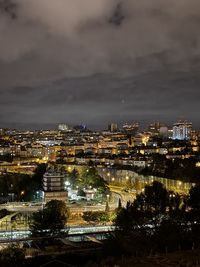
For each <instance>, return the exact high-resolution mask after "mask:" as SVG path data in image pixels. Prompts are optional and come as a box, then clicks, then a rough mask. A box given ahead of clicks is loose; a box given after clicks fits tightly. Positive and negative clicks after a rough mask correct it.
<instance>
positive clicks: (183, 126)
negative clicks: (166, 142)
mask: <svg viewBox="0 0 200 267" xmlns="http://www.w3.org/2000/svg"><path fill="white" fill-rule="evenodd" d="M191 131H192V123H191V122H187V121H182V120H180V121H178V122H177V123H174V125H173V137H172V139H174V140H175V139H178V140H188V139H190V134H191Z"/></svg>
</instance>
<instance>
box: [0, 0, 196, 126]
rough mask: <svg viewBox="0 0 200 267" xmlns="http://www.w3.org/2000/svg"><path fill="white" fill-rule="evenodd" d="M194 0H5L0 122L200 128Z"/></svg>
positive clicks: (0, 4) (0, 19)
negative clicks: (182, 120) (158, 122)
mask: <svg viewBox="0 0 200 267" xmlns="http://www.w3.org/2000/svg"><path fill="white" fill-rule="evenodd" d="M199 14H200V3H199V2H198V1H196V0H181V1H175V0H168V1H161V0H149V1H147V0H140V1H138V0H95V1H94V0H77V1H74V0H56V1H55V0H0V93H1V98H0V112H1V118H0V122H1V123H5V122H10V123H11V122H27V123H28V122H30V123H34V122H38V121H39V122H41V123H45V122H48V123H56V122H59V121H69V122H72V123H73V122H74V123H79V122H82V121H83V122H86V123H89V124H98V123H100V124H102V123H103V122H109V120H116V121H124V120H135V119H136V120H146V121H147V120H154V119H163V120H165V119H167V120H168V121H172V120H175V119H177V118H178V117H179V116H185V117H188V118H189V119H192V120H194V121H195V123H196V125H198V116H197V113H198V98H199V94H200V93H199V84H200V80H199V72H198V70H199V67H200V35H199V30H198V29H199V26H200V15H199Z"/></svg>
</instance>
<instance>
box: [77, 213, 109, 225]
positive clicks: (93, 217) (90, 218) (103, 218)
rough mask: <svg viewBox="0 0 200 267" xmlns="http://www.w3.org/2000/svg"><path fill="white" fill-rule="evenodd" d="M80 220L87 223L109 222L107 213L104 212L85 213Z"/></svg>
mask: <svg viewBox="0 0 200 267" xmlns="http://www.w3.org/2000/svg"><path fill="white" fill-rule="evenodd" d="M82 218H83V219H84V221H86V222H89V223H100V222H102V223H105V222H108V221H110V215H109V212H106V211H85V212H84V213H83V216H82Z"/></svg>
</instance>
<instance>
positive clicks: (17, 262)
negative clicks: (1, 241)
mask: <svg viewBox="0 0 200 267" xmlns="http://www.w3.org/2000/svg"><path fill="white" fill-rule="evenodd" d="M24 259H25V253H24V250H23V249H21V248H19V247H18V246H15V245H11V246H9V247H7V248H5V249H3V250H2V251H1V252H0V266H7V267H13V266H15V267H17V266H22V265H23V261H24Z"/></svg>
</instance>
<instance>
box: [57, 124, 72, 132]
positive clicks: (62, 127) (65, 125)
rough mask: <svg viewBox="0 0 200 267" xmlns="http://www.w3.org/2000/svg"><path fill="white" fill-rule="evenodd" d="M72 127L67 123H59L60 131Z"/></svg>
mask: <svg viewBox="0 0 200 267" xmlns="http://www.w3.org/2000/svg"><path fill="white" fill-rule="evenodd" d="M69 129H70V128H69V126H68V125H67V124H59V125H58V130H60V131H68V130H69Z"/></svg>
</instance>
